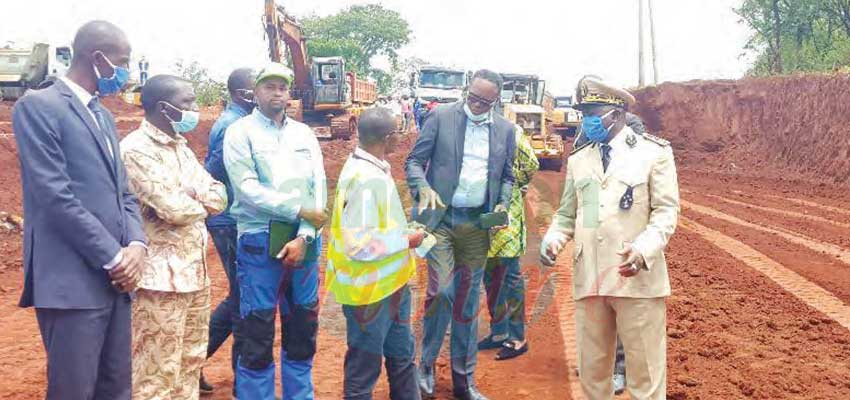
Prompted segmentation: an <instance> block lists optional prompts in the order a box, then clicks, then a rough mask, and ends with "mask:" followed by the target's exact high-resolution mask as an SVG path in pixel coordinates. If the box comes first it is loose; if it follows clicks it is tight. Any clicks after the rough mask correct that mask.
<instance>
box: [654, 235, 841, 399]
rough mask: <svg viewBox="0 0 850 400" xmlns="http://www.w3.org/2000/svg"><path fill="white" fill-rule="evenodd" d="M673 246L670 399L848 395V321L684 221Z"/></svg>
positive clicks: (670, 261) (669, 251)
mask: <svg viewBox="0 0 850 400" xmlns="http://www.w3.org/2000/svg"><path fill="white" fill-rule="evenodd" d="M724 233H726V231H725V230H724ZM666 253H667V255H668V258H667V259H668V264H669V270H670V281H671V285H672V288H673V293H672V296H670V297H669V298H668V300H667V314H668V329H667V336H668V342H667V343H668V351H667V360H668V361H667V363H668V386H667V398H668V399H671V400H693V399H745V398H746V399H757V400H777V399H794V400H809V399H837V398H842V399H844V398H850V384H848V382H850V366H848V364H847V362H846V360H847V359H850V332H848V330H847V329H846V328H844V327H842V326H839V324H838V323H836V322H835V321H833V319H832V318H830V317H828V316H826V315H824V314H822V313H821V312H819V311H818V310H816V309H813V308H811V307H809V306H807V305H806V304H805V303H803V302H802V301H800V300H799V299H798V298H796V297H795V296H794V295H792V294H791V293H788V292H786V291H784V290H783V289H782V287H780V286H779V285H778V284H777V283H775V282H774V281H773V280H771V279H770V278H768V277H767V276H765V275H763V274H761V273H760V272H758V271H756V270H755V269H752V268H750V267H748V266H746V265H745V264H744V263H743V262H741V261H739V260H738V259H736V258H734V256H733V255H731V254H729V253H727V252H726V251H723V250H722V249H720V248H718V247H717V246H716V245H714V244H713V243H711V242H710V241H708V240H706V239H705V238H703V237H701V236H700V235H699V234H697V233H695V232H694V231H691V230H689V229H687V228H682V229H680V230H679V231H678V232H677V233H676V234H675V235H674V236H673V238H672V240H671V242H670V246H669V247H668V249H667V252H666Z"/></svg>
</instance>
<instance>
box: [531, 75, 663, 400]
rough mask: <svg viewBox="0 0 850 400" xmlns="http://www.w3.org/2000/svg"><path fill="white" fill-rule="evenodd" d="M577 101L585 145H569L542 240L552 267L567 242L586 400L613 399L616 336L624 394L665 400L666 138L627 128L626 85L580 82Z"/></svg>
mask: <svg viewBox="0 0 850 400" xmlns="http://www.w3.org/2000/svg"><path fill="white" fill-rule="evenodd" d="M580 94H581V98H580V99H579V107H580V108H581V111H582V112H583V113H584V121H583V123H582V124H583V126H582V129H583V131H584V132H585V134H586V135H587V137H588V139H589V141H588V142H587V143H586V144H585V145H583V146H582V147H579V148H577V149H575V151H573V153H572V154H571V155H570V157H569V160H568V163H567V178H566V184H565V186H564V193H563V195H562V198H561V204H560V207H559V209H558V211H557V213H556V214H555V216H554V218H553V221H552V225H551V226H550V227H549V230H548V232H547V233H546V236H545V237H544V239H543V243H542V245H541V247H540V248H541V254H540V258H541V261H542V262H543V263H544V264H545V265H553V264H554V262H555V258H556V257H557V255H558V253H560V252H561V250H563V248H564V245H565V244H566V242H567V241H568V240H569V239H574V240H575V251H574V253H573V296H574V299H575V300H576V330H577V336H578V348H579V374H580V379H581V385H582V389H583V390H584V392H585V394H586V395H587V397H588V398H589V399H592V400H598V399H612V398H613V397H614V388H613V383H612V379H611V368H612V366H613V363H614V349H615V343H616V338H617V335H619V337H620V339H621V340H622V342H623V345H624V347H625V351H626V370H627V374H628V391H629V393H630V395H631V397H632V398H633V399H664V398H665V392H666V382H667V380H666V375H667V369H666V353H667V351H666V348H667V343H666V324H667V317H666V304H665V297H667V296H669V295H670V280H669V278H668V275H667V264H666V261H665V259H664V249H665V247H666V245H667V242H668V240H669V239H670V236H671V235H672V234H673V231H674V230H675V228H676V221H677V219H678V215H679V189H678V183H677V178H676V166H675V163H674V160H673V151H672V149H671V148H670V146H669V142H667V141H666V140H663V139H659V138H656V137H654V136H652V135H649V134H637V133H635V132H634V131H633V130H632V129H631V128H629V127H628V126H626V113H625V110H624V108H625V107H626V106H627V105H631V104H633V103H634V102H635V99H634V97H633V96H632V95H631V94H629V93H628V92H627V91H625V90H623V89H619V88H614V87H612V86H610V85H607V84H605V83H602V82H600V81H598V80H595V79H590V78H587V79H584V80H583V81H582V82H581V93H580Z"/></svg>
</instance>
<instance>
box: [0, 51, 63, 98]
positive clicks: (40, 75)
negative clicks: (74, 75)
mask: <svg viewBox="0 0 850 400" xmlns="http://www.w3.org/2000/svg"><path fill="white" fill-rule="evenodd" d="M70 66H71V47H70V46H55V45H52V44H49V43H35V44H33V45H31V46H29V45H27V46H18V45H15V44H13V43H10V44H7V45H6V46H4V47H2V48H0V98H3V99H7V100H14V99H17V98H19V97H21V96H23V95H24V92H26V91H27V90H28V89H41V88H45V87H47V86H50V85H51V84H52V83H53V81H54V80H56V79H57V78H59V77H62V76H64V75H65V73H66V72H67V71H68V68H69V67H70Z"/></svg>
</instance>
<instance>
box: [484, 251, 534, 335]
mask: <svg viewBox="0 0 850 400" xmlns="http://www.w3.org/2000/svg"><path fill="white" fill-rule="evenodd" d="M484 288H485V290H486V291H487V308H488V311H490V335H492V336H493V337H497V338H504V339H505V340H519V341H523V340H525V280H524V279H523V278H522V271H520V263H519V257H493V258H489V259H487V267H486V268H485V269H484Z"/></svg>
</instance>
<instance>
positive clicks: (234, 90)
mask: <svg viewBox="0 0 850 400" xmlns="http://www.w3.org/2000/svg"><path fill="white" fill-rule="evenodd" d="M254 76H255V74H254V71H253V70H252V69H250V68H239V69H236V70H234V71H233V72H231V73H230V76H229V77H228V78H227V91H228V93H229V94H230V102H229V103H228V104H227V107H226V108H225V109H224V112H222V113H221V116H219V117H218V120H216V121H215V124H213V126H212V129H211V130H210V135H209V147H208V149H207V156H206V159H205V160H204V167H205V168H206V170H207V171H208V172H209V173H210V175H212V177H213V178H214V179H215V180H217V181H219V182H221V183H223V184H224V186H225V187H226V188H227V208H226V209H225V210H224V211H223V212H222V213H221V214H218V215H214V216H210V217H209V218H207V230H209V232H210V235H211V236H212V240H213V243H215V248H216V251H218V257H219V259H221V265H222V267H223V268H224V273H225V275H226V276H227V286H228V291H227V296H226V297H225V298H224V300H222V301H221V303H219V304H218V307H216V308H215V310H213V312H212V314H211V315H210V342H209V347H208V348H207V358H210V357H212V356H213V354H215V352H216V351H217V350H218V348H219V347H221V345H222V344H224V342H225V341H226V340H227V338H228V337H229V336H230V335H231V333H232V334H233V344H232V346H231V353H230V354H231V357H230V362H231V367H232V369H233V376H234V377H235V376H236V361H237V360H238V359H239V347H240V346H241V344H242V340H241V336H240V331H239V320H240V318H239V283H238V282H237V281H236V241H237V238H238V234H237V230H236V218H234V217H233V216H232V215H230V207H231V206H233V186H231V184H230V178H229V177H228V176H227V170H226V169H225V167H224V135H225V133H226V132H227V128H228V127H230V125H232V124H233V123H234V122H236V121H237V120H239V119H240V118H242V117H244V116H246V115H248V114H250V113H251V111H253V110H254ZM199 387H200V389H201V392H202V393H209V392H212V390H213V387H212V386H210V384H209V383H207V382H206V379H204V375H203V374H201V383H200V385H199ZM233 395H234V397H235V395H236V385H235V384H234V385H233Z"/></svg>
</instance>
